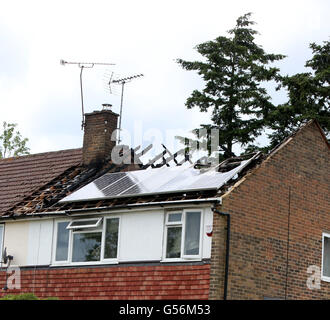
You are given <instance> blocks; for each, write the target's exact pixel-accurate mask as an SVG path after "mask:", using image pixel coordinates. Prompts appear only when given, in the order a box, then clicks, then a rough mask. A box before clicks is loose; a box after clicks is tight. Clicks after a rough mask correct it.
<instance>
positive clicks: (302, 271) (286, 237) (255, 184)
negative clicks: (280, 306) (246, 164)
mask: <svg viewBox="0 0 330 320" xmlns="http://www.w3.org/2000/svg"><path fill="white" fill-rule="evenodd" d="M329 172H330V167H329V147H328V145H327V144H326V143H325V141H324V139H323V137H322V136H321V134H320V131H319V130H318V128H317V126H316V125H315V124H314V123H312V124H310V125H308V126H306V127H305V128H303V129H302V130H300V131H299V132H298V133H297V134H296V135H295V136H294V137H293V138H292V139H291V140H290V141H288V142H287V143H286V144H285V145H283V146H282V148H281V149H279V150H278V151H277V152H276V153H275V154H273V155H272V156H271V157H270V158H268V159H267V160H266V161H264V162H263V163H262V164H261V165H260V167H259V168H257V169H256V170H254V171H253V172H252V174H250V175H247V176H246V177H245V179H244V181H243V183H240V184H239V185H236V186H235V187H234V188H233V190H232V191H231V192H229V193H228V194H227V195H226V196H225V197H224V198H223V202H222V206H221V208H219V210H221V211H223V212H228V213H229V214H230V215H231V236H230V258H229V283H228V299H264V298H277V299H329V298H330V283H329V282H325V281H321V282H320V288H319V289H309V288H308V286H307V280H308V278H309V277H311V276H312V275H314V276H317V273H314V272H313V274H311V273H308V268H309V267H310V266H316V270H321V263H322V232H326V231H329V230H330V210H329V209H330V205H329V203H330V201H329V200H330V199H329V197H330V193H329V185H330V183H329V182H330V181H329ZM225 219H226V218H224V217H220V216H218V215H217V214H215V215H214V235H213V247H212V260H211V280H210V298H212V299H216V298H217V299H222V298H223V276H224V272H223V270H224V261H225V257H224V254H221V249H222V250H224V248H225V234H224V228H225ZM287 257H288V259H287ZM214 283H215V284H217V286H215V285H213V284H214Z"/></svg>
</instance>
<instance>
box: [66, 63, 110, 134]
mask: <svg viewBox="0 0 330 320" xmlns="http://www.w3.org/2000/svg"><path fill="white" fill-rule="evenodd" d="M60 64H61V65H62V66H65V65H66V64H75V65H78V67H79V68H80V97H81V112H82V121H81V130H83V129H84V126H85V112H84V96H83V85H82V73H83V70H84V68H93V67H94V66H95V65H103V66H109V65H115V63H107V62H68V61H65V60H60Z"/></svg>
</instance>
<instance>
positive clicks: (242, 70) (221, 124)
mask: <svg viewBox="0 0 330 320" xmlns="http://www.w3.org/2000/svg"><path fill="white" fill-rule="evenodd" d="M250 16H251V13H247V14H245V15H243V16H241V17H239V18H238V19H237V21H236V26H235V27H234V28H233V29H231V30H229V31H228V33H229V36H228V37H224V36H220V37H218V38H216V39H215V40H214V41H208V42H205V43H202V44H199V45H197V46H196V50H197V51H198V52H199V53H200V54H201V55H202V56H203V57H205V60H206V61H205V62H203V61H185V60H182V59H178V60H177V62H178V63H179V64H180V65H181V66H182V67H183V68H184V69H186V70H194V71H197V72H198V74H199V75H200V76H201V77H202V78H203V80H204V81H205V87H204V89H203V90H202V91H199V90H194V91H193V92H192V94H191V96H190V97H189V98H188V99H187V101H186V107H187V108H188V109H191V108H193V107H199V109H200V111H201V112H206V111H208V110H210V108H211V109H212V117H211V120H212V124H206V125H201V127H202V128H205V129H208V130H209V129H218V130H219V131H218V132H219V133H218V134H219V136H218V139H219V140H218V142H219V150H218V151H219V153H220V155H221V156H222V157H223V158H228V157H231V156H234V152H233V146H234V144H239V145H241V146H246V145H247V144H248V143H251V142H253V141H254V139H255V138H256V137H257V136H258V135H260V134H261V132H262V130H263V128H264V126H265V118H266V117H268V114H269V112H271V111H272V110H273V108H274V106H273V104H272V103H271V101H270V97H269V95H268V94H267V92H266V90H265V88H264V87H262V85H261V83H263V82H266V81H271V80H275V81H277V80H278V79H279V75H278V71H279V70H278V68H275V67H272V66H269V65H268V64H269V63H271V62H274V61H277V60H281V59H283V58H284V56H283V55H280V54H268V53H266V52H265V51H264V50H263V48H262V47H261V46H259V45H257V44H256V43H255V35H256V34H257V33H258V32H257V31H256V30H254V29H252V28H251V25H253V24H255V22H253V21H251V20H250ZM195 132H198V130H197V131H195ZM197 136H198V133H197ZM198 138H201V137H198ZM181 139H184V138H181ZM202 139H204V140H207V142H208V139H209V136H205V135H204V137H202ZM207 145H208V143H207Z"/></svg>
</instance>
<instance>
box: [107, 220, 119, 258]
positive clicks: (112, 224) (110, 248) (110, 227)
mask: <svg viewBox="0 0 330 320" xmlns="http://www.w3.org/2000/svg"><path fill="white" fill-rule="evenodd" d="M106 221H107V225H106V230H105V248H104V258H105V259H111V258H117V247H118V226H119V218H114V219H107V220H106Z"/></svg>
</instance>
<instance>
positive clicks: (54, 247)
mask: <svg viewBox="0 0 330 320" xmlns="http://www.w3.org/2000/svg"><path fill="white" fill-rule="evenodd" d="M70 221H71V220H69V219H61V220H55V223H54V237H53V238H54V243H53V254H52V261H53V264H55V263H56V264H67V263H68V262H69V257H70V247H71V237H70V231H69V243H68V258H67V260H58V261H57V260H56V250H57V232H58V225H59V223H61V222H70Z"/></svg>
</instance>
